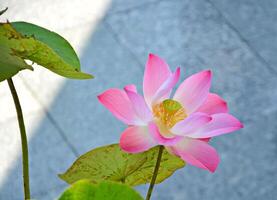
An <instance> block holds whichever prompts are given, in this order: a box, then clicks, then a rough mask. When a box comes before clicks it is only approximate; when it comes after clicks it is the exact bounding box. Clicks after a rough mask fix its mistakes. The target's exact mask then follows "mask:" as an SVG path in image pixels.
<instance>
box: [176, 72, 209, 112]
mask: <svg viewBox="0 0 277 200" xmlns="http://www.w3.org/2000/svg"><path fill="white" fill-rule="evenodd" d="M210 86H211V71H210V70H207V71H202V72H199V73H197V74H194V75H192V76H190V77H188V78H187V79H186V80H185V81H184V82H183V83H182V84H181V85H180V86H179V88H178V89H177V91H176V93H175V95H174V97H173V99H175V100H176V101H179V102H180V103H181V104H182V105H183V106H184V108H185V110H186V112H187V113H188V114H191V113H193V112H194V111H195V110H197V109H198V108H199V107H200V106H201V105H202V104H203V103H204V102H205V101H206V99H207V97H208V94H209V89H210Z"/></svg>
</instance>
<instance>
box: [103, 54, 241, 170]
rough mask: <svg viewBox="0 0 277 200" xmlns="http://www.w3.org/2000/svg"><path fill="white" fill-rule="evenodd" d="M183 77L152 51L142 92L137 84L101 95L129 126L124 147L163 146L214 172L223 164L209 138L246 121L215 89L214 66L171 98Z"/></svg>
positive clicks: (189, 80) (122, 142)
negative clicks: (213, 90)
mask: <svg viewBox="0 0 277 200" xmlns="http://www.w3.org/2000/svg"><path fill="white" fill-rule="evenodd" d="M179 78H180V68H177V70H176V71H175V72H174V73H172V72H171V70H170V68H169V66H168V65H167V63H166V62H165V61H164V60H162V59H161V58H159V57H158V56H156V55H153V54H150V55H149V58H148V61H147V63H146V67H145V72H144V80H143V93H144V97H143V96H141V95H140V94H138V93H137V90H136V87H135V86H134V85H127V86H126V87H125V88H124V90H121V89H116V88H112V89H109V90H107V91H105V92H104V93H102V94H101V95H99V96H98V99H99V101H100V102H101V103H102V104H103V105H104V106H105V107H106V108H107V109H108V110H110V111H111V112H112V113H113V115H114V116H115V117H117V118H118V119H119V120H121V121H123V122H124V123H125V124H127V125H128V128H126V129H125V130H124V131H123V133H122V135H121V138H120V146H121V148H122V149H123V150H124V151H126V152H129V153H139V152H143V151H146V150H148V149H150V148H151V147H154V146H156V145H163V146H165V148H166V149H167V150H168V151H169V152H170V153H173V154H175V155H177V156H179V157H181V158H182V159H183V160H184V161H186V162H187V163H189V164H191V165H194V166H196V167H200V168H203V169H206V170H209V171H211V172H214V171H215V170H216V168H217V166H218V163H219V156H218V154H217V152H216V150H215V149H214V148H213V147H212V146H210V145H209V144H208V142H209V139H210V138H212V137H214V136H218V135H222V134H225V133H230V132H232V131H235V130H238V129H241V128H242V127H243V125H242V123H241V122H240V121H239V120H238V119H236V118H235V117H233V116H232V115H230V114H229V113H228V108H227V104H226V102H225V101H224V100H223V99H222V98H221V97H219V96H218V95H217V94H214V93H210V92H209V90H210V86H211V71H209V70H206V71H201V72H199V73H197V74H194V75H192V76H190V77H189V78H187V79H186V80H185V81H183V83H182V84H181V85H180V86H179V87H178V89H177V90H176V93H175V94H174V95H173V97H172V98H171V96H170V95H171V91H172V88H173V87H174V86H175V85H176V83H177V82H178V80H179Z"/></svg>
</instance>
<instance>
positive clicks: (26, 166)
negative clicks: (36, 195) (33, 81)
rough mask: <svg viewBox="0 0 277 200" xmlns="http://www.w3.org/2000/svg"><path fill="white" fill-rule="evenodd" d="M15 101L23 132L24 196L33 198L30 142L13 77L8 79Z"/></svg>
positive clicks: (27, 198) (26, 199) (20, 127)
mask: <svg viewBox="0 0 277 200" xmlns="http://www.w3.org/2000/svg"><path fill="white" fill-rule="evenodd" d="M7 81H8V84H9V87H10V90H11V93H12V97H13V101H14V104H15V108H16V112H17V119H18V125H19V129H20V134H21V146H22V164H23V181H24V196H25V198H24V199H25V200H29V199H31V196H30V184H29V158H28V142H27V135H26V130H25V125H24V118H23V114H22V109H21V106H20V102H19V99H18V95H17V92H16V90H15V87H14V84H13V81H12V79H11V78H9V79H7Z"/></svg>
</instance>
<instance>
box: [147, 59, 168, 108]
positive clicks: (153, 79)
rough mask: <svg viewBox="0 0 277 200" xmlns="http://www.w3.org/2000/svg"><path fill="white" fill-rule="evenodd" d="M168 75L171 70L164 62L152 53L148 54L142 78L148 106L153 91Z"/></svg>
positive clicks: (150, 103)
mask: <svg viewBox="0 0 277 200" xmlns="http://www.w3.org/2000/svg"><path fill="white" fill-rule="evenodd" d="M170 75H171V71H170V69H169V66H168V65H167V64H166V62H165V61H164V60H162V59H161V58H159V57H158V56H156V55H154V54H149V58H148V61H147V63H146V66H145V71H144V80H143V93H144V98H145V100H146V103H147V104H148V106H150V107H152V99H153V97H154V95H155V93H156V92H157V90H158V89H159V88H160V86H161V85H162V84H163V83H164V82H165V81H166V80H167V79H168V77H169V76H170Z"/></svg>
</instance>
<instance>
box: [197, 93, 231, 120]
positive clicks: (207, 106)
mask: <svg viewBox="0 0 277 200" xmlns="http://www.w3.org/2000/svg"><path fill="white" fill-rule="evenodd" d="M197 112H204V113H207V114H209V115H212V114H216V113H227V112H228V107H227V103H226V101H224V99H222V98H221V97H220V96H218V95H217V94H213V93H210V94H209V95H208V98H207V100H206V101H205V102H204V103H203V104H202V105H201V106H200V107H199V108H198V110H197Z"/></svg>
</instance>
